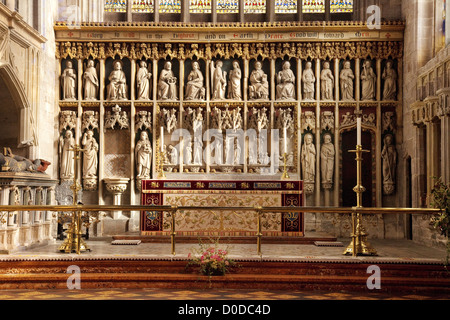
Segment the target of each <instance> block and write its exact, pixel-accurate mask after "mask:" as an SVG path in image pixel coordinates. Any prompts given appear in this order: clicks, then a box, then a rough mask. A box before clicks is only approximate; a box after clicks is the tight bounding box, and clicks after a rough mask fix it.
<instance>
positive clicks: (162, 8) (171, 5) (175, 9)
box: [159, 0, 181, 13]
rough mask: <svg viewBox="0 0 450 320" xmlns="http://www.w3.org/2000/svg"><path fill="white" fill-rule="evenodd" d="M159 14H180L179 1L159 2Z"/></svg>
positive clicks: (166, 0)
mask: <svg viewBox="0 0 450 320" xmlns="http://www.w3.org/2000/svg"><path fill="white" fill-rule="evenodd" d="M159 13H181V0H159Z"/></svg>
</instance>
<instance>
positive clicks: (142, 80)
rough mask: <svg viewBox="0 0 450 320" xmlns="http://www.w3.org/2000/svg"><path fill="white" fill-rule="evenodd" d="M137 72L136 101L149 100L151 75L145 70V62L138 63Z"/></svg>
mask: <svg viewBox="0 0 450 320" xmlns="http://www.w3.org/2000/svg"><path fill="white" fill-rule="evenodd" d="M139 65H140V68H139V71H138V72H137V74H136V84H137V99H138V100H149V99H150V92H151V85H150V79H151V78H152V74H151V73H150V72H149V71H148V69H147V63H146V62H145V61H141V62H140V64H139Z"/></svg>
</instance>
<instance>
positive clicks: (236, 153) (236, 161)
mask: <svg viewBox="0 0 450 320" xmlns="http://www.w3.org/2000/svg"><path fill="white" fill-rule="evenodd" d="M241 152H242V149H241V146H240V144H239V139H235V142H234V163H233V164H234V165H235V166H238V165H240V164H242V163H241Z"/></svg>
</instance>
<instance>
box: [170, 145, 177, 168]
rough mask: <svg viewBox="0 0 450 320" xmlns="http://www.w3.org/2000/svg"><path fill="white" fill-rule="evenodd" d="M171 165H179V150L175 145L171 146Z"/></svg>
mask: <svg viewBox="0 0 450 320" xmlns="http://www.w3.org/2000/svg"><path fill="white" fill-rule="evenodd" d="M169 157H170V164H178V150H177V148H175V147H174V146H173V145H171V144H169Z"/></svg>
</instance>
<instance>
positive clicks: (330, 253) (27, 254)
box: [0, 238, 446, 263]
mask: <svg viewBox="0 0 450 320" xmlns="http://www.w3.org/2000/svg"><path fill="white" fill-rule="evenodd" d="M219 242H220V240H219ZM61 243H62V241H55V243H53V244H48V245H46V246H40V247H35V248H32V249H27V250H24V251H16V252H13V253H10V254H7V255H0V261H2V260H5V259H6V260H8V259H11V258H15V259H17V258H19V259H20V258H23V259H27V258H31V259H33V258H34V259H38V258H45V257H53V258H56V257H61V258H64V257H67V258H70V257H78V258H99V257H100V258H101V257H124V258H126V257H133V256H135V257H141V258H163V259H170V258H187V256H188V254H189V253H192V252H193V251H194V250H196V249H198V248H199V245H198V244H195V243H176V250H175V251H176V255H175V256H174V255H172V254H171V244H170V243H144V242H142V243H140V244H138V245H112V239H111V238H91V239H90V240H88V241H86V244H87V246H88V247H89V248H90V249H91V251H86V252H82V253H81V254H80V255H79V256H78V255H77V254H75V253H70V254H69V253H61V252H60V251H58V248H59V246H60V244H61ZM369 243H370V244H371V245H372V247H374V248H375V249H376V250H377V256H358V257H352V256H345V255H343V252H344V250H345V248H346V247H347V246H348V245H349V244H350V239H337V241H336V244H342V246H341V247H335V246H333V247H327V246H316V245H313V244H312V245H308V244H270V243H264V239H263V240H262V245H261V251H262V255H261V256H259V255H258V254H257V246H256V241H255V244H238V243H231V244H226V243H220V246H223V247H226V248H228V251H229V256H230V258H234V259H252V260H253V259H263V260H264V259H269V260H271V259H277V260H284V259H287V260H291V259H293V260H298V259H308V260H314V259H323V260H343V261H351V260H353V259H358V260H361V259H362V260H368V261H374V262H376V261H405V260H409V261H424V262H429V263H442V262H443V261H444V259H445V257H446V251H445V248H431V247H427V246H424V245H421V244H419V243H416V242H413V241H411V240H379V239H369Z"/></svg>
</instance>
